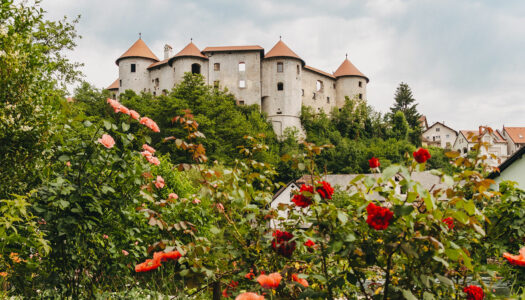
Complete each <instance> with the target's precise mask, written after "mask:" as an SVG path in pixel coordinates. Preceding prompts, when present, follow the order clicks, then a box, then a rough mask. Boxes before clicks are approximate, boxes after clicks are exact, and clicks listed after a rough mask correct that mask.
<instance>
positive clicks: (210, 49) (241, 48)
mask: <svg viewBox="0 0 525 300" xmlns="http://www.w3.org/2000/svg"><path fill="white" fill-rule="evenodd" d="M222 51H264V48H263V47H261V46H259V45H249V46H218V47H206V48H204V50H202V52H222Z"/></svg>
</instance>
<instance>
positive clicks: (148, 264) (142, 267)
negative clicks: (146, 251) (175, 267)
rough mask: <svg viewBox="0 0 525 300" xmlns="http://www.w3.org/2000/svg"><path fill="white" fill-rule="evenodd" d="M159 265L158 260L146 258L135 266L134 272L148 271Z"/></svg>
mask: <svg viewBox="0 0 525 300" xmlns="http://www.w3.org/2000/svg"><path fill="white" fill-rule="evenodd" d="M158 267H160V260H156V259H146V261H145V262H143V263H141V264H138V265H136V266H135V272H137V273H138V272H148V271H151V270H155V269H157V268H158Z"/></svg>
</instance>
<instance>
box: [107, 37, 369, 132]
mask: <svg viewBox="0 0 525 300" xmlns="http://www.w3.org/2000/svg"><path fill="white" fill-rule="evenodd" d="M115 63H116V64H117V66H118V68H119V77H118V79H117V80H115V82H114V83H113V84H112V85H111V86H109V87H108V88H107V89H108V90H110V91H112V92H113V93H114V94H115V96H116V97H117V96H118V95H119V94H120V93H122V92H124V91H125V90H128V89H129V90H133V91H135V92H136V93H140V92H148V93H152V94H153V95H160V94H166V93H168V91H170V90H171V89H172V88H173V87H174V86H175V85H176V84H178V83H180V82H181V81H182V79H183V76H184V73H185V72H192V73H199V74H202V75H203V76H204V80H205V82H206V83H207V84H208V85H213V86H215V87H217V88H227V89H228V91H230V92H231V93H232V94H234V95H235V97H236V99H237V100H238V101H237V104H238V105H252V104H257V105H259V106H260V108H261V110H262V111H263V112H265V113H266V114H267V115H268V118H269V119H270V121H271V122H272V125H273V128H274V131H275V132H276V134H277V135H278V136H281V135H282V134H283V132H284V130H285V129H286V128H287V127H296V128H298V129H300V128H301V123H300V119H299V117H300V113H301V106H302V105H305V106H310V107H312V108H314V109H315V110H318V111H320V110H324V111H325V112H327V113H329V112H331V111H332V109H333V107H339V108H340V107H342V106H343V105H344V102H345V97H349V98H351V99H352V98H357V99H363V100H366V86H367V84H368V81H369V79H368V78H367V77H366V76H365V75H364V74H363V73H361V72H360V71H359V70H358V69H357V68H356V67H355V66H354V65H353V64H352V63H351V62H350V61H349V60H348V58H346V59H345V60H344V61H343V62H342V63H341V65H340V66H339V68H338V69H337V70H336V71H335V72H334V73H333V74H330V73H328V72H324V71H321V70H319V69H316V68H313V67H310V66H308V65H306V64H305V61H304V60H303V59H302V58H301V57H299V56H298V55H297V54H296V53H295V52H293V51H292V50H291V49H290V48H289V47H288V46H287V45H286V44H285V43H284V42H283V41H282V40H279V41H278V42H277V43H276V44H275V46H274V47H273V48H272V49H271V50H270V51H269V52H267V53H265V51H264V49H263V48H262V47H260V46H256V45H255V46H221V47H206V48H204V49H203V50H202V51H201V50H199V48H197V46H196V45H195V44H194V43H193V42H190V43H189V44H188V45H187V46H186V47H184V48H183V49H182V50H180V51H179V52H178V53H177V54H175V55H172V47H171V46H169V45H165V46H164V59H163V60H159V59H158V58H157V56H155V54H154V53H153V52H152V51H151V50H150V48H149V47H148V46H147V45H146V43H144V41H143V40H142V39H141V38H139V39H138V40H137V41H136V42H135V43H134V44H133V45H132V46H131V47H130V48H129V49H128V50H127V51H126V52H124V54H122V55H121V56H120V57H119V58H118V59H117V60H116V62H115Z"/></svg>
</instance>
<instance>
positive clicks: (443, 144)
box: [422, 122, 458, 149]
mask: <svg viewBox="0 0 525 300" xmlns="http://www.w3.org/2000/svg"><path fill="white" fill-rule="evenodd" d="M422 135H423V140H424V141H425V142H426V144H428V145H436V146H437V147H440V148H443V149H451V148H452V145H454V142H455V141H456V138H457V136H458V132H457V131H455V130H454V129H452V128H450V127H448V126H446V125H445V124H444V123H441V122H436V123H434V124H432V126H430V127H429V128H428V129H427V130H425V131H424V132H423V134H422Z"/></svg>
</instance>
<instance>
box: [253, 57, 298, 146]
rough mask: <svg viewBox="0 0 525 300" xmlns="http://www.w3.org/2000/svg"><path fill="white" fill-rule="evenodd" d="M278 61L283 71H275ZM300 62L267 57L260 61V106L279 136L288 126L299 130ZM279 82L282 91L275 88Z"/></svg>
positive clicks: (292, 59)
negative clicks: (281, 85) (261, 97)
mask: <svg viewBox="0 0 525 300" xmlns="http://www.w3.org/2000/svg"><path fill="white" fill-rule="evenodd" d="M278 62H282V63H283V72H277V63H278ZM300 64H301V61H300V60H298V59H294V58H269V59H264V60H263V63H262V66H263V68H262V79H263V80H262V83H263V86H262V91H263V94H262V96H263V99H262V102H263V103H262V108H263V111H264V112H266V113H267V115H268V118H269V119H270V120H271V122H272V125H273V128H274V131H275V133H276V134H277V135H279V136H280V135H282V134H283V133H284V131H285V130H286V128H288V127H295V128H297V129H299V130H301V121H300V119H299V116H300V115H301V104H302V101H301V98H302V96H301V88H302V86H301V74H302V72H301V71H299V73H297V66H298V65H299V66H300ZM299 69H300V67H299ZM279 82H282V83H283V85H284V86H283V90H282V91H279V90H278V89H277V86H278V83H279Z"/></svg>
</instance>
